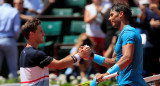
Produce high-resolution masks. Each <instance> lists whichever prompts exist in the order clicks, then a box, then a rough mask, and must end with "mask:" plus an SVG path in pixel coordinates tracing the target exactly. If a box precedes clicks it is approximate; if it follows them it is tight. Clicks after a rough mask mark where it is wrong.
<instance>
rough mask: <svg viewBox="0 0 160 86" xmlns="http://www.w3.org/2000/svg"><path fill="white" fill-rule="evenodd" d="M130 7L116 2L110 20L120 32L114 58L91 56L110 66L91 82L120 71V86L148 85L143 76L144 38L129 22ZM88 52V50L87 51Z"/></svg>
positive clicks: (118, 82)
mask: <svg viewBox="0 0 160 86" xmlns="http://www.w3.org/2000/svg"><path fill="white" fill-rule="evenodd" d="M131 15H132V13H131V10H130V7H129V6H128V5H127V4H125V3H117V4H114V5H113V7H112V8H111V11H110V17H109V20H110V21H111V24H112V26H113V27H115V28H118V29H119V30H120V31H121V32H120V34H119V37H118V40H117V43H116V46H115V50H114V53H113V56H112V58H111V59H110V58H105V57H102V56H99V55H97V54H93V53H92V54H91V56H90V57H89V58H90V59H92V60H93V61H94V62H96V63H98V64H100V65H103V66H106V67H110V68H109V69H108V70H107V72H106V73H105V74H100V75H98V76H96V78H95V79H94V80H93V81H92V82H91V84H90V86H95V84H96V82H98V83H99V82H101V81H103V79H102V78H103V77H104V76H105V75H109V74H113V73H115V72H119V76H118V78H117V84H118V86H147V85H146V83H145V81H144V79H143V77H142V75H141V74H142V71H143V47H142V39H141V36H140V34H139V32H137V30H136V29H135V28H134V27H131V26H130V24H129V19H130V18H131ZM87 52H88V51H87Z"/></svg>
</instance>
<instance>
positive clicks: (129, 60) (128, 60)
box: [126, 57, 132, 65]
mask: <svg viewBox="0 0 160 86" xmlns="http://www.w3.org/2000/svg"><path fill="white" fill-rule="evenodd" d="M126 62H127V63H128V65H129V64H130V63H131V62H132V58H131V57H127V58H126Z"/></svg>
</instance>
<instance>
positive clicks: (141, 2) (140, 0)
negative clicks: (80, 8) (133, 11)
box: [139, 0, 149, 5]
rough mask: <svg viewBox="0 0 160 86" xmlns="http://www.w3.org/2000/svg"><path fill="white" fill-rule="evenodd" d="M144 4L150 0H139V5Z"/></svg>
mask: <svg viewBox="0 0 160 86" xmlns="http://www.w3.org/2000/svg"><path fill="white" fill-rule="evenodd" d="M142 4H149V1H148V0H139V5H142Z"/></svg>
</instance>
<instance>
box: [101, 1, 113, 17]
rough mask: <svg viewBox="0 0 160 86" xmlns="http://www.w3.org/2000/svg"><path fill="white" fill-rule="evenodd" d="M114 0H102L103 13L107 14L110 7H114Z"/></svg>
mask: <svg viewBox="0 0 160 86" xmlns="http://www.w3.org/2000/svg"><path fill="white" fill-rule="evenodd" d="M112 2H113V0H102V2H101V6H102V7H103V9H102V11H101V13H102V14H105V13H106V12H107V10H108V9H109V8H111V7H112Z"/></svg>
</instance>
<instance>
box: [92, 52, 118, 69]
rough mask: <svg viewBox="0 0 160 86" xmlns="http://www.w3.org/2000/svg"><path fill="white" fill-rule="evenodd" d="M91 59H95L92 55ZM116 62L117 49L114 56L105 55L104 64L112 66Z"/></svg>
mask: <svg viewBox="0 0 160 86" xmlns="http://www.w3.org/2000/svg"><path fill="white" fill-rule="evenodd" d="M89 59H91V60H93V58H92V57H90V58H89ZM115 63H116V55H115V51H114V52H113V55H112V58H107V57H105V60H104V62H103V66H105V67H108V68H110V67H112V66H113V65H114V64H115Z"/></svg>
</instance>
